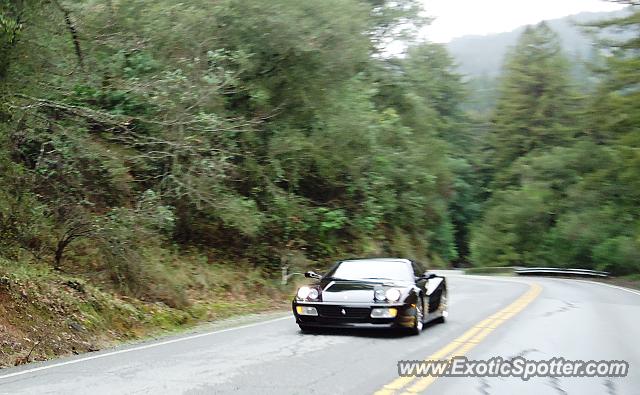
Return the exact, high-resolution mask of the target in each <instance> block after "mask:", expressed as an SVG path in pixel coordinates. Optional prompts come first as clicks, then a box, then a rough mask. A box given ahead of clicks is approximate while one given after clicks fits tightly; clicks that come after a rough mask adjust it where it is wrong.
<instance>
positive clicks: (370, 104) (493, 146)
mask: <svg viewBox="0 0 640 395" xmlns="http://www.w3.org/2000/svg"><path fill="white" fill-rule="evenodd" d="M418 4H419V2H417V1H416V0H404V1H386V0H369V1H359V0H325V1H320V2H300V1H296V0H273V1H269V2H264V1H258V0H247V1H243V2H237V1H233V0H221V1H216V2H210V1H204V0H187V1H182V2H179V3H176V2H173V1H168V0H140V1H135V2H128V1H119V0H111V1H96V0H83V1H73V2H72V1H65V0H52V1H44V0H20V1H9V0H0V254H1V255H2V256H3V257H4V258H5V259H10V260H13V261H17V262H25V264H27V262H30V261H41V262H42V261H44V262H50V264H51V265H52V266H53V267H55V268H56V269H59V270H62V271H78V272H99V273H106V274H108V277H109V278H110V279H111V281H112V282H113V284H115V285H117V286H119V287H121V288H122V289H123V290H125V291H129V292H133V293H139V294H145V292H147V291H148V289H147V288H148V287H147V285H145V281H146V282H154V281H168V280H167V279H164V280H162V279H158V278H154V277H153V276H151V277H149V276H147V277H145V275H144V272H145V270H147V269H148V268H147V267H146V266H145V265H146V264H147V263H146V262H148V261H149V260H155V261H158V260H160V261H162V258H161V257H160V258H158V255H160V256H161V255H162V254H158V253H157V251H163V250H170V251H172V254H173V253H175V252H176V251H178V252H179V251H184V252H187V251H194V250H197V251H201V252H202V253H203V254H206V255H207V256H208V257H209V261H210V262H211V261H231V260H237V259H242V260H246V261H248V262H251V263H252V264H253V265H255V266H256V267H260V268H263V269H264V270H265V272H271V271H273V270H274V269H276V268H277V267H278V266H279V265H280V264H281V261H282V259H283V256H290V255H292V254H297V255H296V256H300V255H302V256H305V257H307V258H309V259H312V260H323V259H327V258H331V259H333V258H335V257H337V256H345V255H380V254H388V255H404V256H409V257H413V258H418V259H422V260H425V261H427V262H428V263H429V264H431V265H437V264H446V263H450V262H461V261H466V260H468V259H469V256H470V257H471V261H472V262H473V263H475V264H479V265H488V266H491V265H511V264H524V265H538V264H541V263H545V264H549V265H561V266H562V265H567V266H579V267H597V268H604V269H610V270H613V271H615V272H619V273H624V272H631V271H638V270H640V268H639V267H638V266H637V265H638V262H640V260H638V254H639V251H640V222H639V215H640V210H639V200H638V199H640V196H639V195H638V193H639V192H638V191H640V180H639V179H638V177H639V176H638V175H639V174H640V168H639V166H640V157H639V156H638V152H639V151H638V149H639V148H640V147H638V144H640V134H639V133H640V131H639V130H638V127H639V125H640V119H638V116H639V114H640V111H639V110H640V109H639V108H638V103H640V100H638V99H640V98H639V97H638V92H639V91H638V83H639V81H638V76H639V72H638V70H640V67H638V62H639V61H638V59H639V58H638V56H637V54H638V47H637V45H638V39H637V38H634V39H633V40H630V41H628V42H626V43H625V44H622V45H617V44H616V45H613V46H611V47H610V49H609V50H608V51H607V52H606V53H607V57H606V59H605V60H604V61H603V64H602V65H601V66H602V67H601V69H602V70H601V71H600V74H599V78H600V80H601V84H600V85H599V87H598V89H597V91H594V92H590V93H589V94H588V95H582V96H581V95H580V94H578V93H577V92H581V90H578V89H574V87H573V83H572V74H571V72H570V68H569V65H568V64H567V61H566V60H565V59H564V57H563V55H562V51H561V50H560V46H559V44H558V42H557V41H558V40H557V37H556V36H555V34H554V33H553V31H551V30H550V29H549V28H548V27H547V26H546V25H544V24H543V25H539V26H537V27H531V28H529V29H527V30H526V31H525V32H524V34H523V35H522V37H521V39H520V42H519V43H518V45H517V46H516V47H515V48H514V49H513V50H512V52H511V54H510V56H509V58H508V60H507V62H506V65H505V68H504V75H503V77H502V82H501V85H500V88H499V90H498V91H499V93H498V97H497V98H496V104H495V112H494V115H493V117H492V121H491V123H490V124H483V123H481V122H478V123H474V122H473V121H471V120H470V119H469V118H468V116H467V115H466V114H465V112H464V108H465V107H464V106H463V104H464V102H465V97H466V95H467V92H466V90H467V89H471V88H473V87H472V86H471V87H465V84H464V83H463V82H462V79H461V76H460V75H458V74H457V73H456V71H455V65H454V62H453V61H452V59H451V58H450V56H449V55H448V54H447V52H446V50H445V49H444V47H442V46H440V45H436V44H431V43H415V44H412V45H411V46H409V48H408V50H407V51H406V53H405V54H403V55H402V56H397V57H394V56H389V55H388V52H387V51H386V45H387V44H389V43H390V42H392V41H393V40H396V39H400V38H407V37H412V36H411V35H412V33H413V32H415V30H416V29H418V28H419V27H420V26H421V25H422V24H423V23H426V22H427V21H426V20H424V19H423V18H420V17H419V15H420V14H419V13H418V12H417V11H416V10H417V9H418ZM637 19H638V13H634V14H633V15H632V16H630V17H625V18H622V19H619V20H617V21H612V22H610V23H609V24H607V25H602V26H599V27H598V28H599V29H608V28H611V27H615V26H621V27H622V29H629V30H631V29H633V28H634V27H635V26H637V23H638V20H637ZM409 41H411V40H409ZM411 42H413V41H411ZM489 107H492V105H489V106H485V108H489ZM472 224H474V225H473V226H472ZM470 229H472V230H473V231H470ZM469 250H470V255H469ZM149 251H155V252H154V253H153V254H151V253H150V252H149ZM150 254H151V255H154V257H153V258H149V256H150ZM162 264H163V263H162V262H160V265H162ZM141 278H146V280H145V281H141V280H140V279H141ZM149 278H151V279H149Z"/></svg>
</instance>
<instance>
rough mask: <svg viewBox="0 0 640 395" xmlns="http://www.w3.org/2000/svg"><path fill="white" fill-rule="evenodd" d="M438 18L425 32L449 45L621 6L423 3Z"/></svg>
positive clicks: (519, 0)
mask: <svg viewBox="0 0 640 395" xmlns="http://www.w3.org/2000/svg"><path fill="white" fill-rule="evenodd" d="M422 1H423V2H424V8H425V9H426V11H427V15H429V16H432V17H435V18H436V20H435V21H433V23H432V24H431V26H430V27H428V28H427V29H426V30H425V31H424V35H425V37H426V38H427V39H428V40H429V41H433V42H441V43H444V42H448V41H450V40H451V39H452V38H455V37H459V36H464V35H468V34H488V33H500V32H507V31H511V30H513V29H515V28H517V27H518V26H522V25H528V24H533V23H537V22H540V21H543V20H547V19H554V18H560V17H563V16H567V15H572V14H577V13H579V12H583V11H613V10H617V9H621V8H623V6H621V5H620V4H614V3H608V2H605V1H601V0H422Z"/></svg>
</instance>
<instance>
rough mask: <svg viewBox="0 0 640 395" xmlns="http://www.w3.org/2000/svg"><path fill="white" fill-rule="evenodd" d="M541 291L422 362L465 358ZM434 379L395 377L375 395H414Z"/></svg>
mask: <svg viewBox="0 0 640 395" xmlns="http://www.w3.org/2000/svg"><path fill="white" fill-rule="evenodd" d="M541 291H542V287H541V286H540V285H538V284H531V285H530V287H529V290H528V291H527V292H525V293H524V294H523V295H522V296H520V297H519V298H518V299H516V300H515V301H514V302H513V303H511V304H510V305H509V306H507V307H505V308H504V309H502V310H500V311H498V312H497V313H494V314H492V315H490V316H489V317H487V318H486V319H484V320H482V321H480V322H479V323H477V324H476V325H474V326H473V327H472V328H471V329H469V330H468V331H466V332H465V333H463V334H462V335H461V336H460V337H458V338H456V339H455V340H454V341H452V342H451V343H449V344H447V345H446V346H444V347H443V348H441V349H440V350H438V351H436V352H435V353H434V354H431V355H429V356H428V357H427V358H426V359H425V361H433V360H438V359H447V360H451V359H452V358H453V357H458V356H462V355H465V354H466V353H468V352H469V351H470V350H471V349H472V348H474V347H475V346H476V345H478V343H480V342H481V341H482V340H483V339H484V338H485V337H487V336H488V335H489V334H490V333H491V332H493V331H494V330H495V329H496V328H497V327H499V326H500V325H502V324H503V323H504V322H505V321H507V320H508V319H509V318H511V317H513V316H514V315H516V314H518V313H519V312H520V311H522V310H523V309H524V308H525V307H527V305H528V304H529V303H531V302H532V301H533V300H534V299H535V298H537V297H538V295H539V294H540V292H541ZM436 379H437V377H433V376H427V377H398V378H397V379H395V380H393V381H392V382H390V383H389V384H387V385H385V386H384V387H382V388H381V389H380V390H378V391H377V392H376V393H375V395H391V394H397V393H398V392H401V391H402V392H401V393H402V394H403V395H407V394H417V393H420V392H422V391H424V390H425V389H427V387H429V386H430V385H431V384H433V382H434V381H436Z"/></svg>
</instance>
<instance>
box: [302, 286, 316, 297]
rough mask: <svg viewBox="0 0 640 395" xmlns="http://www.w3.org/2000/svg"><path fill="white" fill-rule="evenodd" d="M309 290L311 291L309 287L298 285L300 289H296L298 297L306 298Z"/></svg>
mask: <svg viewBox="0 0 640 395" xmlns="http://www.w3.org/2000/svg"><path fill="white" fill-rule="evenodd" d="M310 292H311V288H309V287H300V289H298V298H300V299H306V298H307V296H309V293H310ZM316 292H317V291H316Z"/></svg>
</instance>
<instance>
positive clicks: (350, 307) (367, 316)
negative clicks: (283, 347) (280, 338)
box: [291, 300, 416, 328]
mask: <svg viewBox="0 0 640 395" xmlns="http://www.w3.org/2000/svg"><path fill="white" fill-rule="evenodd" d="M297 306H310V307H315V308H316V309H317V311H318V315H317V316H309V315H300V314H298V312H297V311H296V307H297ZM291 307H292V310H293V315H294V316H295V318H296V323H297V324H298V325H302V326H307V327H322V328H412V327H413V326H414V325H415V312H416V310H415V305H410V304H373V303H372V304H337V303H324V302H299V301H296V300H293V302H292V303H291ZM385 307H386V308H390V307H393V308H396V309H397V310H398V314H397V315H396V316H395V317H394V318H372V317H371V310H372V309H374V308H385Z"/></svg>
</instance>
